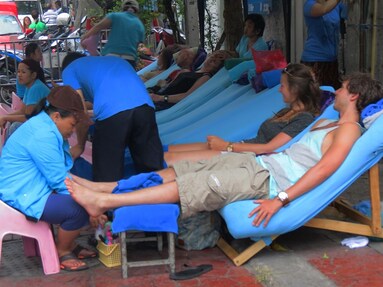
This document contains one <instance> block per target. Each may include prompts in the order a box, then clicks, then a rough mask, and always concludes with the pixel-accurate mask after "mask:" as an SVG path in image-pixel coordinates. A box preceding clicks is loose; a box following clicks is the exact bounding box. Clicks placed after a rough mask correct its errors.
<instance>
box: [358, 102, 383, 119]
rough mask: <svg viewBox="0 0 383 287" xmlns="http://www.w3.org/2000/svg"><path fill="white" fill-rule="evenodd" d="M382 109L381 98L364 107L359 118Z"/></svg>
mask: <svg viewBox="0 0 383 287" xmlns="http://www.w3.org/2000/svg"><path fill="white" fill-rule="evenodd" d="M382 109H383V99H381V100H380V101H378V102H376V103H375V104H370V105H368V106H367V107H365V108H364V109H363V111H362V114H361V119H362V120H363V119H364V118H367V117H369V116H371V115H373V114H375V113H377V112H379V111H381V110H382Z"/></svg>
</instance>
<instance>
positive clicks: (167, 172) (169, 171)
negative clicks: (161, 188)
mask: <svg viewBox="0 0 383 287" xmlns="http://www.w3.org/2000/svg"><path fill="white" fill-rule="evenodd" d="M157 173H158V174H159V175H160V176H161V177H162V180H163V183H167V182H171V181H174V180H175V179H176V173H175V171H174V168H172V167H169V168H166V169H163V170H160V171H158V172H157Z"/></svg>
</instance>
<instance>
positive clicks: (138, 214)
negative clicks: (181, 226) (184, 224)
mask: <svg viewBox="0 0 383 287" xmlns="http://www.w3.org/2000/svg"><path fill="white" fill-rule="evenodd" d="M179 214H180V209H179V206H178V205H177V204H143V205H134V206H124V207H120V208H117V209H116V210H115V211H114V219H113V223H112V230H113V233H118V232H122V231H127V230H139V231H148V232H172V233H178V225H177V219H178V216H179Z"/></svg>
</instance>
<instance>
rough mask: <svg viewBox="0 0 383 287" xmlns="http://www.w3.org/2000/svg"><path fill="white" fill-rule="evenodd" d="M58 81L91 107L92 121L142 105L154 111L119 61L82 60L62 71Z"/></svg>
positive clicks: (136, 80) (130, 70)
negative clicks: (80, 94)
mask: <svg viewBox="0 0 383 287" xmlns="http://www.w3.org/2000/svg"><path fill="white" fill-rule="evenodd" d="M62 78H63V82H64V84H65V85H70V86H71V87H72V88H73V89H75V90H79V89H81V90H82V92H83V93H84V97H85V98H86V100H88V101H90V102H92V103H93V112H94V116H95V119H96V120H104V119H107V118H109V117H111V116H114V115H115V114H117V113H119V112H122V111H125V110H130V109H133V108H136V107H139V106H142V105H144V104H147V105H149V106H151V107H153V108H154V105H153V101H152V99H151V98H150V96H149V94H148V92H147V91H146V87H145V85H144V84H143V82H142V81H141V79H140V78H139V77H138V76H137V73H136V71H135V70H134V69H133V68H132V66H131V65H130V64H129V63H128V62H127V61H126V60H123V59H121V58H119V57H114V56H104V57H99V56H98V57H93V56H87V57H82V58H80V59H77V60H75V61H73V62H72V63H71V64H70V65H69V66H67V67H66V68H65V69H64V72H63V74H62Z"/></svg>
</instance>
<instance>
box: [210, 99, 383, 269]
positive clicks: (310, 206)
mask: <svg viewBox="0 0 383 287" xmlns="http://www.w3.org/2000/svg"><path fill="white" fill-rule="evenodd" d="M320 118H337V113H336V112H335V111H334V109H333V107H332V106H330V107H328V108H327V109H326V110H325V112H324V113H323V114H322V115H321V117H320ZM309 128H310V127H308V128H307V129H305V130H304V131H303V132H302V133H301V134H300V135H298V136H297V137H296V138H294V139H293V140H292V141H291V142H290V143H289V144H291V143H292V142H294V141H297V140H298V139H299V138H300V137H301V135H302V134H303V133H305V132H307V131H308V129H309ZM382 133H383V117H379V118H378V119H377V120H376V121H375V122H374V123H373V125H372V126H371V127H370V128H369V129H368V130H367V131H366V132H365V133H364V134H363V135H362V136H361V137H360V138H359V139H358V141H357V142H356V143H355V144H354V146H353V148H352V150H351V152H350V154H349V155H348V156H347V158H346V160H345V162H344V163H343V164H342V165H341V167H340V168H339V169H338V170H337V171H336V172H335V173H334V174H333V175H332V176H331V177H329V178H328V179H327V180H326V181H324V182H323V183H322V184H321V185H319V186H318V187H316V188H314V189H313V190H311V191H310V192H308V193H306V194H304V195H302V196H301V197H299V198H297V199H296V200H294V201H292V202H291V203H290V204H289V205H288V206H286V207H284V208H282V209H280V210H279V211H278V212H277V214H275V215H274V216H273V217H272V218H271V220H270V222H269V224H268V226H267V227H266V228H264V227H263V226H260V227H254V226H252V220H253V218H248V214H249V213H250V211H251V210H252V209H253V208H255V207H256V204H254V203H253V201H252V200H244V201H238V202H233V203H230V204H228V205H227V206H225V207H224V208H222V209H221V210H220V214H221V216H222V217H223V218H224V220H225V222H226V224H227V227H228V230H229V232H230V234H231V235H232V236H233V237H234V238H236V239H240V238H251V239H252V240H254V241H256V242H255V243H253V244H252V245H251V246H250V247H248V248H247V249H246V250H244V251H243V252H241V253H238V252H237V251H236V250H235V249H234V248H232V247H231V246H230V245H229V244H228V243H227V242H226V241H225V240H224V239H222V238H221V239H220V240H219V242H218V244H217V245H218V246H219V248H220V249H221V250H222V251H223V252H224V253H225V254H226V255H227V256H228V257H229V258H230V259H231V260H232V261H233V262H234V264H235V265H237V266H240V265H242V264H243V263H245V262H246V261H247V260H249V259H250V258H251V257H253V256H254V255H255V254H256V253H258V252H259V251H260V250H262V249H263V248H264V247H265V246H266V245H269V244H270V243H271V242H272V240H274V239H275V238H276V237H277V236H278V235H280V234H283V233H286V232H290V231H292V230H295V229H297V228H299V227H301V226H303V225H305V226H309V227H315V228H321V229H327V230H333V231H339V232H347V233H353V234H359V235H365V236H374V237H379V238H383V232H382V228H381V219H380V193H379V171H378V169H379V168H378V162H379V160H380V159H381V158H382V156H383V138H382V136H381V135H382ZM366 171H369V177H370V196H371V207H372V218H371V219H369V218H367V217H366V216H364V215H362V214H361V213H359V212H358V211H356V210H354V209H352V208H351V207H350V206H348V205H347V204H345V203H343V202H342V201H340V200H337V201H335V203H334V205H335V206H336V207H338V208H339V209H340V210H341V211H343V212H344V213H345V214H347V215H348V216H349V217H352V219H355V220H357V221H358V222H360V223H351V222H345V221H338V220H332V219H321V218H314V217H315V216H316V215H318V213H319V212H320V211H322V210H323V209H325V208H326V207H327V206H328V205H329V204H330V203H332V202H334V200H336V198H337V197H338V196H339V195H340V194H341V193H342V192H343V191H344V190H346V189H347V187H348V186H350V185H351V184H352V183H353V182H354V181H355V180H356V179H357V178H358V177H359V176H360V175H362V174H363V173H364V172H366Z"/></svg>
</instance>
